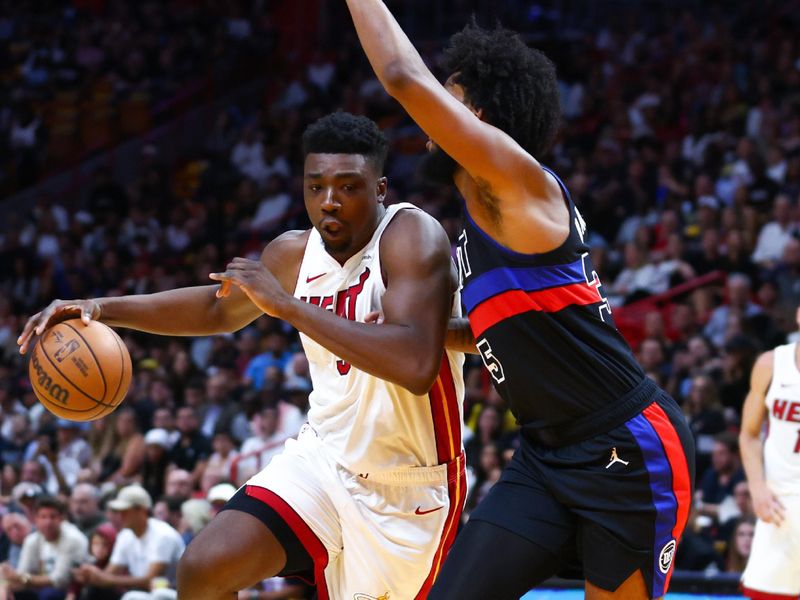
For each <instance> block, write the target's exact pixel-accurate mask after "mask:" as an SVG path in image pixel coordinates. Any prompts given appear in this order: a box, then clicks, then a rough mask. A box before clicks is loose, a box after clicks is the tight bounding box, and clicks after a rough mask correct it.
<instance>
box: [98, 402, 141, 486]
mask: <svg viewBox="0 0 800 600" xmlns="http://www.w3.org/2000/svg"><path fill="white" fill-rule="evenodd" d="M114 414H115V415H116V420H115V421H113V423H111V424H110V426H111V435H110V437H109V443H108V446H107V447H108V450H107V453H104V454H101V456H102V463H101V470H100V473H99V474H98V479H99V480H100V481H113V482H114V483H116V484H117V485H119V484H124V483H127V482H129V481H131V480H132V479H133V478H134V477H135V476H136V475H138V473H139V470H140V469H141V467H142V463H143V462H144V447H145V444H144V436H143V435H142V434H141V433H139V424H138V421H137V419H136V412H135V411H134V410H133V409H132V408H127V407H126V408H120V409H118V410H117V411H116V413H114Z"/></svg>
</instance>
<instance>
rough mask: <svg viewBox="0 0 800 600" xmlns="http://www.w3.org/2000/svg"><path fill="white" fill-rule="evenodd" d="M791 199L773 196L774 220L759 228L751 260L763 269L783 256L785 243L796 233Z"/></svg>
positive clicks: (770, 266) (784, 196)
mask: <svg viewBox="0 0 800 600" xmlns="http://www.w3.org/2000/svg"><path fill="white" fill-rule="evenodd" d="M792 210H793V207H792V201H791V200H790V199H789V197H788V196H786V195H783V194H781V195H779V196H778V197H777V198H775V203H774V205H773V209H772V211H773V216H774V219H775V220H774V221H770V222H769V223H767V224H766V225H764V227H762V228H761V232H760V233H759V234H758V243H757V244H756V248H755V251H754V252H753V262H754V263H756V264H758V265H759V266H761V267H762V268H765V269H771V268H773V267H774V266H775V265H776V264H777V262H778V261H779V260H780V259H781V257H782V256H783V250H784V248H785V247H786V243H787V242H788V241H789V240H790V239H792V238H793V237H795V236H796V234H797V233H798V228H797V223H795V222H793V221H792Z"/></svg>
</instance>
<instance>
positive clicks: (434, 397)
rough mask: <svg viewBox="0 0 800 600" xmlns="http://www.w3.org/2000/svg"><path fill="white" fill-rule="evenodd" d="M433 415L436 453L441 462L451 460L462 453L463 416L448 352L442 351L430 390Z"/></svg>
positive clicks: (429, 396)
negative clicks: (436, 373)
mask: <svg viewBox="0 0 800 600" xmlns="http://www.w3.org/2000/svg"><path fill="white" fill-rule="evenodd" d="M428 398H429V399H430V403H431V416H432V417H433V433H434V438H435V439H436V454H437V458H438V462H439V464H440V465H441V464H444V463H446V462H450V461H451V460H453V459H454V458H455V457H457V456H458V455H459V454H460V453H461V417H460V413H459V412H458V396H457V395H456V387H455V383H454V382H453V373H452V372H451V371H450V360H449V359H448V358H447V353H446V352H443V353H442V364H441V366H440V367H439V376H438V377H437V378H436V381H434V382H433V387H432V388H431V391H430V392H428Z"/></svg>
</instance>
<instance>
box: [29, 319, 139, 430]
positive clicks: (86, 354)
mask: <svg viewBox="0 0 800 600" xmlns="http://www.w3.org/2000/svg"><path fill="white" fill-rule="evenodd" d="M131 374H132V370H131V357H130V354H129V353H128V349H127V348H126V347H125V344H124V343H123V342H122V340H121V339H120V337H119V336H118V335H117V334H116V332H115V331H114V330H113V329H111V328H110V327H108V326H107V325H104V324H103V323H100V322H98V321H91V322H90V323H89V325H84V324H83V323H82V322H81V320H80V319H70V320H68V321H63V322H61V323H58V324H57V325H55V326H53V327H51V328H50V329H48V330H47V331H45V332H44V334H43V335H42V337H41V338H39V340H38V341H37V342H36V346H34V348H33V352H31V359H30V363H29V364H28V375H29V377H30V380H31V384H33V391H34V392H35V393H36V397H37V398H38V399H39V402H41V403H42V404H43V405H44V406H45V408H47V410H49V411H50V412H51V413H53V414H54V415H56V416H58V417H62V418H64V419H70V420H72V421H93V420H95V419H99V418H101V417H105V416H107V415H109V414H111V413H112V412H113V411H114V409H115V408H117V406H119V404H120V403H121V402H122V400H123V399H124V398H125V395H126V394H127V393H128V388H129V387H130V384H131Z"/></svg>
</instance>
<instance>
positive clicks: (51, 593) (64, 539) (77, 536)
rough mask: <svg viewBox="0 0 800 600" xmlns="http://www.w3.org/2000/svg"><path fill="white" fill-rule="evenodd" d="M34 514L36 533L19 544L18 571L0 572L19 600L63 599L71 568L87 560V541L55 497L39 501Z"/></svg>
mask: <svg viewBox="0 0 800 600" xmlns="http://www.w3.org/2000/svg"><path fill="white" fill-rule="evenodd" d="M34 514H35V517H34V523H35V525H36V531H34V532H33V533H30V534H28V536H27V537H26V538H25V541H24V542H23V544H22V553H21V555H20V559H19V567H18V569H14V568H13V567H11V565H9V564H4V565H3V566H2V569H0V570H1V571H2V574H3V577H4V578H5V579H6V581H7V582H8V584H9V585H10V587H11V589H12V590H13V591H14V597H15V598H17V599H18V600H63V598H64V597H65V596H66V593H67V586H68V585H69V583H70V580H71V577H70V569H71V568H72V567H73V566H74V565H76V564H78V563H80V562H82V561H83V560H85V559H86V556H87V554H88V551H89V540H87V539H86V536H85V535H83V534H82V533H81V532H80V530H79V529H78V528H77V527H75V526H74V525H73V524H72V523H70V522H68V521H66V520H65V518H64V517H65V516H66V514H67V508H66V506H64V504H63V503H62V502H61V501H60V500H58V499H56V498H52V497H48V496H44V497H41V498H39V499H38V500H37V501H36V508H35V512H34Z"/></svg>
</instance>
